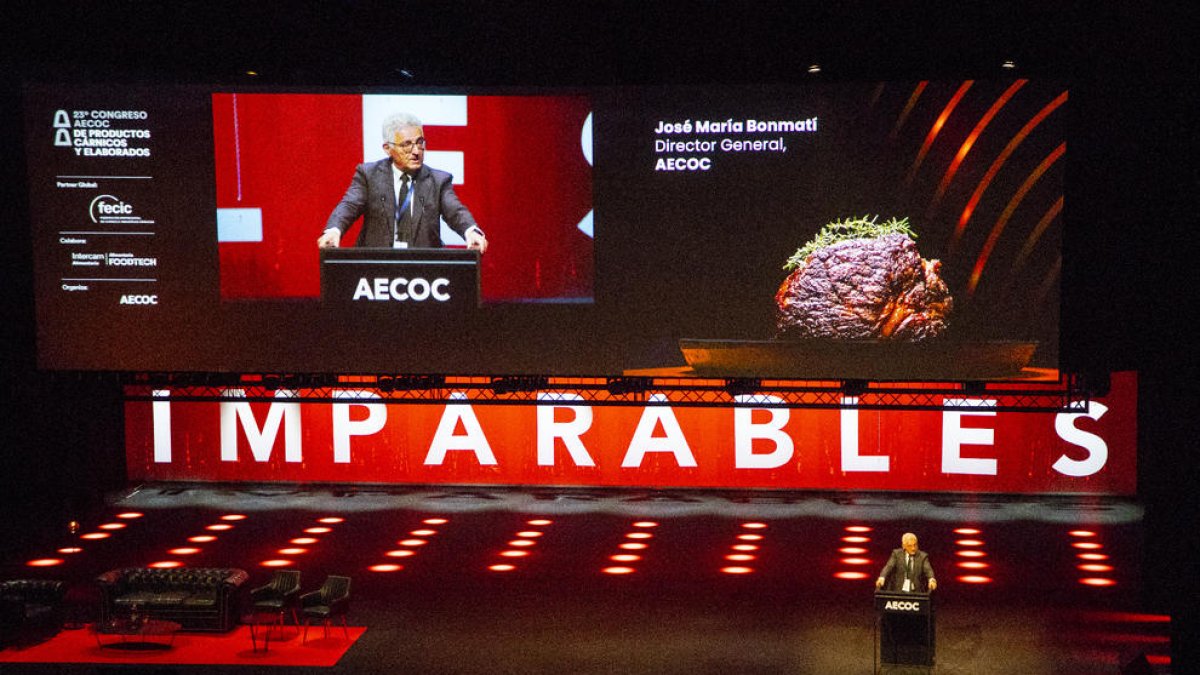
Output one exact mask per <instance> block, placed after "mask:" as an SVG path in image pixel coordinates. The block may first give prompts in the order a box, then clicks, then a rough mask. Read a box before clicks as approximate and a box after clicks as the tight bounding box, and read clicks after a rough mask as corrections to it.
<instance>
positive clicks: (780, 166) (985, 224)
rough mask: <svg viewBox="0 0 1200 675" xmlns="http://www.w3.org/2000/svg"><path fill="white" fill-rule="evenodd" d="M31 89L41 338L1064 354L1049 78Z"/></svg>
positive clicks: (491, 356)
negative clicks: (460, 87)
mask: <svg viewBox="0 0 1200 675" xmlns="http://www.w3.org/2000/svg"><path fill="white" fill-rule="evenodd" d="M24 96H25V101H24V103H25V113H26V117H25V119H26V146H27V157H28V161H29V190H30V216H31V225H32V229H33V251H34V258H35V259H34V267H35V276H36V279H35V285H36V296H37V297H36V302H37V322H38V337H39V340H38V354H39V363H40V365H41V366H43V367H47V368H58V369H104V370H135V371H140V370H185V371H278V372H322V371H324V372H355V373H385V372H386V373H393V372H395V373H399V372H411V373H446V374H525V373H528V374H534V373H536V374H542V373H545V374H572V375H621V374H633V375H655V376H662V375H680V376H689V375H700V376H742V377H796V378H826V377H828V378H873V379H909V380H911V379H945V378H950V379H983V378H1008V377H1037V376H1045V375H1046V374H1047V373H1049V372H1052V371H1053V370H1054V369H1055V368H1057V365H1058V335H1059V326H1058V317H1059V307H1058V303H1059V281H1060V273H1061V267H1062V257H1061V245H1060V242H1061V237H1062V222H1063V215H1062V208H1063V193H1064V186H1063V176H1064V165H1065V149H1066V128H1065V119H1064V116H1065V103H1066V100H1067V92H1066V89H1065V88H1064V87H1062V86H1061V85H1058V84H1054V83H1050V82H1032V81H1027V80H1016V81H966V82H888V83H843V84H814V85H810V86H757V87H749V86H747V87H732V86H723V87H703V88H700V87H697V88H681V87H670V88H667V87H619V88H598V89H587V90H572V91H565V90H563V91H558V90H555V91H544V90H543V91H519V92H512V91H504V92H494V91H482V90H481V91H475V90H469V91H435V92H433V91H423V92H419V93H407V92H405V93H398V92H395V91H380V92H363V91H347V90H341V91H332V90H331V91H313V90H305V91H282V90H263V89H255V90H232V89H227V88H206V87H196V86H187V87H147V86H141V87H135V86H126V85H121V86H116V85H114V86H104V87H79V86H70V87H66V86H56V85H50V84H38V85H29V86H27V87H26V89H25V92H24ZM397 113H406V114H408V115H411V117H407V118H403V119H405V120H408V122H405V124H407V125H408V127H412V129H410V130H411V131H413V133H412V134H411V139H412V142H411V143H408V145H407V146H405V147H406V149H405V150H404V152H406V153H409V155H411V156H409V157H408V159H397V154H398V153H399V152H400V150H399V148H400V147H401V146H400V145H398V144H396V143H393V142H389V140H391V141H399V140H402V137H401V136H396V137H395V138H392V137H390V136H389V135H388V134H390V133H399V132H397V131H396V129H397V127H395V125H394V124H393V126H392V127H388V129H390V131H389V130H387V129H385V128H384V127H385V123H386V122H387V120H388V119H389V117H391V116H393V115H395V114H397ZM414 120H415V122H414ZM393 122H394V120H393ZM408 127H405V128H408ZM418 134H419V135H420V139H419V142H418V139H416V136H417V135H418ZM403 138H410V136H404V137H403ZM414 159H415V160H416V164H417V165H416V168H414V167H413V166H408V167H407V168H406V167H404V166H401V164H402V163H404V162H410V161H414ZM406 172H407V174H406ZM405 175H411V180H412V183H411V184H412V189H411V191H410V190H409V188H408V185H409V183H408V182H407V181H408V180H409V179H408V178H405ZM464 214H465V215H464ZM339 218H340V219H339ZM331 224H336V227H337V228H338V234H339V235H340V241H338V247H337V248H336V249H333V248H331V247H326V248H322V247H320V246H319V245H318V240H319V239H322V240H323V236H324V234H325V233H326V231H327V228H328V227H330V225H331ZM422 228H423V229H422ZM414 232H420V233H423V234H416V235H414V234H413V233H414ZM406 237H407V239H406ZM472 238H474V239H472ZM479 238H483V240H484V241H485V242H486V249H484V250H483V251H482V252H479V251H477V250H473V249H476V248H478V243H477V240H478V239H479ZM472 242H473V243H472ZM468 243H472V246H471V249H472V250H468V246H467V245H468ZM356 249H357V250H356Z"/></svg>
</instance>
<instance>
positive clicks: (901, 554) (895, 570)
mask: <svg viewBox="0 0 1200 675" xmlns="http://www.w3.org/2000/svg"><path fill="white" fill-rule="evenodd" d="M907 556H908V553H906V552H905V551H904V549H902V548H898V549H895V550H893V551H892V555H891V557H889V558H888V561H887V564H886V565H884V566H883V570H882V571H881V572H880V573H879V576H880V577H883V590H885V591H901V590H903V589H904V575H905V558H906V557H907ZM913 577H914V579H913V590H914V591H916V592H919V593H928V592H929V580H930V579H934V578H936V577H934V575H933V567H932V566H930V564H929V554H928V553H926V552H925V551H922V550H919V549H918V550H917V552H916V553H915V554H913Z"/></svg>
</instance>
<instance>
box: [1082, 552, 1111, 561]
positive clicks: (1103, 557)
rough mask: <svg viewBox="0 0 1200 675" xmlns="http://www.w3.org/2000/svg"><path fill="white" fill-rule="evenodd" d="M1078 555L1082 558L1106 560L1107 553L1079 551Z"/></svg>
mask: <svg viewBox="0 0 1200 675" xmlns="http://www.w3.org/2000/svg"><path fill="white" fill-rule="evenodd" d="M1078 557H1079V558H1080V559H1082V560H1108V554H1107V553H1080V554H1078Z"/></svg>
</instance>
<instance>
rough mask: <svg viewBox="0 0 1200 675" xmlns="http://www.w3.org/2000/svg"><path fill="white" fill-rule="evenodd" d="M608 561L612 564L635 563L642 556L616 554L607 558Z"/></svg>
mask: <svg viewBox="0 0 1200 675" xmlns="http://www.w3.org/2000/svg"><path fill="white" fill-rule="evenodd" d="M608 559H609V560H611V561H613V562H637V561H639V560H641V559H642V556H640V555H634V554H632V553H618V554H616V555H610V556H608Z"/></svg>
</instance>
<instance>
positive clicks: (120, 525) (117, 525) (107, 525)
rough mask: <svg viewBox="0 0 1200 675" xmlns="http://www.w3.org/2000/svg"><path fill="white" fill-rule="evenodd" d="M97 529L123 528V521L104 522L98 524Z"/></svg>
mask: <svg viewBox="0 0 1200 675" xmlns="http://www.w3.org/2000/svg"><path fill="white" fill-rule="evenodd" d="M97 529H101V530H123V529H125V523H105V524H103V525H101V526H100V527H99V528H97Z"/></svg>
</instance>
